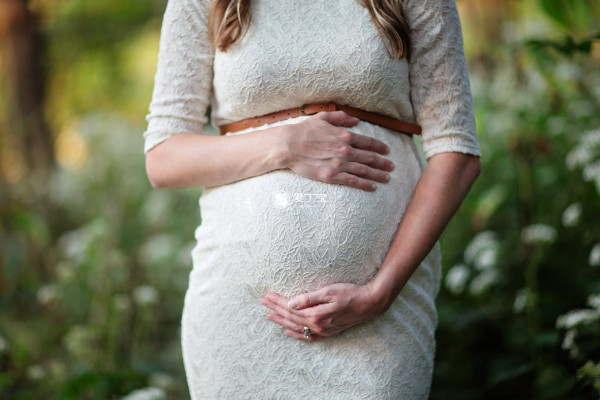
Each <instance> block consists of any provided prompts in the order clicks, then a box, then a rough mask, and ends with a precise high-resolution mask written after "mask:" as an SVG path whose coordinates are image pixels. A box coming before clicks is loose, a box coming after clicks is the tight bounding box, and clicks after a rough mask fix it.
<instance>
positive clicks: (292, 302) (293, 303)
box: [288, 300, 298, 309]
mask: <svg viewBox="0 0 600 400" xmlns="http://www.w3.org/2000/svg"><path fill="white" fill-rule="evenodd" d="M296 307H298V300H290V302H289V303H288V308H291V309H296Z"/></svg>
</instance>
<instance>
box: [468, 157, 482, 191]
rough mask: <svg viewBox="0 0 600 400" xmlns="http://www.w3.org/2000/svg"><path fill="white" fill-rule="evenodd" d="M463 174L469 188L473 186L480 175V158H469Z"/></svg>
mask: <svg viewBox="0 0 600 400" xmlns="http://www.w3.org/2000/svg"><path fill="white" fill-rule="evenodd" d="M464 172H465V175H466V177H467V179H468V181H469V182H470V185H469V186H471V185H473V183H474V182H475V181H476V180H477V178H478V177H479V175H481V158H480V157H477V156H469V158H468V161H467V164H466V166H465V169H464Z"/></svg>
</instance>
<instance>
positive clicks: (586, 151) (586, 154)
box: [566, 129, 600, 169]
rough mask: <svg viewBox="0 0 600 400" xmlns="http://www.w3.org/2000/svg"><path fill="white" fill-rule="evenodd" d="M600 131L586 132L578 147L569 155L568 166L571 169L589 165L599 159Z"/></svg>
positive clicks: (582, 135) (580, 138)
mask: <svg viewBox="0 0 600 400" xmlns="http://www.w3.org/2000/svg"><path fill="white" fill-rule="evenodd" d="M599 149H600V129H596V130H593V131H588V132H584V133H583V134H581V136H580V137H579V142H578V143H577V145H576V146H575V147H574V148H573V149H572V150H571V151H570V152H569V154H567V158H566V164H567V167H568V168H569V169H574V168H575V167H581V166H585V165H588V164H589V163H591V162H592V161H593V160H594V159H595V158H597V157H598V154H599V153H600V151H598V150H599Z"/></svg>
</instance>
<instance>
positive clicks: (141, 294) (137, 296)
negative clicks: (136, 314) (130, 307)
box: [133, 285, 158, 306]
mask: <svg viewBox="0 0 600 400" xmlns="http://www.w3.org/2000/svg"><path fill="white" fill-rule="evenodd" d="M133 300H134V301H135V302H136V303H137V304H138V305H140V306H144V305H150V304H155V303H156V302H157V301H158V290H156V288H154V287H153V286H150V285H140V286H138V287H136V288H135V290H134V291H133Z"/></svg>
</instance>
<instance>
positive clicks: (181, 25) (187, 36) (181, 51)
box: [143, 0, 214, 153]
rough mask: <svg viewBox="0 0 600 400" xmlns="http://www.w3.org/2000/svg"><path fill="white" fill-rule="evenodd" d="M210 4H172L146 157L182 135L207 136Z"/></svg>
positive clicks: (183, 0) (188, 0)
mask: <svg viewBox="0 0 600 400" xmlns="http://www.w3.org/2000/svg"><path fill="white" fill-rule="evenodd" d="M208 2H209V0H169V2H168V3H167V7H166V9H165V13H164V17H163V22H162V28H161V34H160V45H159V46H160V47H159V52H158V64H157V69H156V75H155V76H154V91H153V94H152V101H151V103H150V107H149V113H148V114H147V116H146V121H148V126H147V129H146V131H145V132H144V134H143V135H144V153H147V152H148V151H149V150H150V149H152V148H153V147H154V146H156V145H157V144H159V143H161V142H163V141H164V140H166V139H168V138H169V137H171V136H173V135H176V134H178V133H183V132H189V133H202V127H203V126H204V124H206V123H207V122H208V118H207V117H206V110H207V107H208V105H209V103H210V94H211V87H212V77H213V60H214V47H213V46H212V44H211V43H210V42H209V40H208V32H207V22H208Z"/></svg>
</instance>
